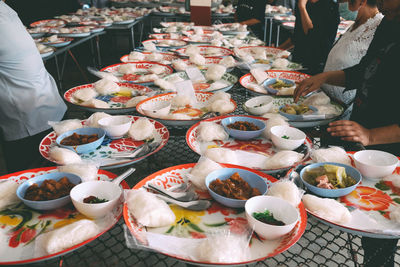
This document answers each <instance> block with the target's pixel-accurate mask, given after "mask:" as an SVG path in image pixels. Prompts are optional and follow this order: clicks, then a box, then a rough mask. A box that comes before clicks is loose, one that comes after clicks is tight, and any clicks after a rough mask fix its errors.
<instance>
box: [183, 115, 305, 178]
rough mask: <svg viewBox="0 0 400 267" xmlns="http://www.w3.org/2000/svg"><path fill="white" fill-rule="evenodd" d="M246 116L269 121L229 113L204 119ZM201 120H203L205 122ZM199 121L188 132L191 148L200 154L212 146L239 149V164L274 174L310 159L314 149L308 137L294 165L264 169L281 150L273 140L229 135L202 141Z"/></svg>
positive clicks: (264, 120) (219, 119)
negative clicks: (268, 160)
mask: <svg viewBox="0 0 400 267" xmlns="http://www.w3.org/2000/svg"><path fill="white" fill-rule="evenodd" d="M231 116H235V117H238V116H240V117H244V118H246V117H247V118H254V119H258V120H261V121H263V122H265V123H267V121H268V119H266V118H262V117H255V116H248V115H227V116H219V117H214V118H210V119H206V120H203V121H206V122H215V123H217V124H220V123H221V120H223V119H224V118H227V117H231ZM203 121H201V122H203ZM201 122H198V123H196V124H195V125H193V126H192V127H190V128H189V130H188V131H187V132H186V143H187V144H188V146H189V147H190V149H191V150H193V151H194V152H196V153H197V154H199V155H203V154H204V153H205V151H206V150H207V149H210V148H227V149H230V150H233V151H238V152H240V153H236V154H237V156H238V157H239V158H238V162H240V161H242V162H243V163H242V164H241V163H239V164H237V165H242V166H244V167H251V168H252V169H255V170H260V171H262V172H265V173H269V174H274V173H279V172H282V171H285V170H290V169H291V168H292V167H294V166H297V165H298V164H301V163H303V162H305V161H306V160H308V159H309V156H310V151H311V149H312V142H311V140H310V139H309V138H308V137H307V138H306V140H305V141H304V144H303V145H302V146H300V147H299V148H298V149H296V150H295V151H296V152H299V153H302V154H303V155H304V156H303V158H302V159H301V160H300V161H299V162H296V163H295V164H294V165H293V166H286V167H282V168H279V169H263V168H262V166H261V165H262V163H263V162H264V161H265V160H266V159H267V158H268V157H271V156H273V155H274V154H276V153H277V152H279V151H280V150H279V149H277V148H275V147H274V145H273V144H272V141H271V140H268V139H267V138H265V137H263V136H262V135H261V136H260V137H257V138H254V139H251V140H236V139H234V138H232V137H229V138H228V139H227V140H225V141H211V142H201V141H200V140H199V138H198V129H199V126H200V123H201Z"/></svg>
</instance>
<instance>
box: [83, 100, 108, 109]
mask: <svg viewBox="0 0 400 267" xmlns="http://www.w3.org/2000/svg"><path fill="white" fill-rule="evenodd" d="M81 105H82V106H85V107H91V108H104V109H108V108H110V106H109V105H108V103H107V102H105V101H103V100H100V99H90V100H88V101H85V102H82V103H81Z"/></svg>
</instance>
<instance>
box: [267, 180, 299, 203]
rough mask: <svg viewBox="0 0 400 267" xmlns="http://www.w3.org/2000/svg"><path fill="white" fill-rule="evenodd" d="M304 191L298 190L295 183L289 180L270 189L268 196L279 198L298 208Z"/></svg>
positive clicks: (279, 182)
mask: <svg viewBox="0 0 400 267" xmlns="http://www.w3.org/2000/svg"><path fill="white" fill-rule="evenodd" d="M303 194H304V190H302V189H300V188H298V187H297V186H296V185H295V183H294V182H292V181H290V180H289V179H281V180H279V181H278V182H276V183H273V184H272V185H270V186H269V187H268V191H267V195H268V196H273V197H279V198H282V199H284V200H286V201H288V202H289V203H290V204H292V205H293V206H295V207H297V205H299V204H300V202H301V198H302V197H303Z"/></svg>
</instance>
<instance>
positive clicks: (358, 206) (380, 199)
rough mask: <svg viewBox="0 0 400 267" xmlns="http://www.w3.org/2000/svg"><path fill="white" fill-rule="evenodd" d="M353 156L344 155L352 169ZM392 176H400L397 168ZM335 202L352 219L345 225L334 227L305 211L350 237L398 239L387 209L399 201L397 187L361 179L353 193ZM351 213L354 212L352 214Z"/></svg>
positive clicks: (398, 233)
mask: <svg viewBox="0 0 400 267" xmlns="http://www.w3.org/2000/svg"><path fill="white" fill-rule="evenodd" d="M354 153H355V152H348V154H349V157H350V158H351V161H352V165H353V167H355V165H354V160H353V158H352V156H353V154H354ZM399 159H400V157H399ZM393 174H397V175H400V167H397V168H396V169H395V170H394V172H393ZM337 200H338V201H339V202H340V203H342V204H343V205H345V206H346V208H348V209H349V211H350V212H351V214H352V217H353V218H352V220H351V221H350V222H349V223H347V224H338V223H335V222H332V221H331V220H327V219H324V218H322V217H320V216H318V215H317V214H315V213H313V212H311V211H309V210H307V212H308V213H309V214H311V215H313V216H314V217H316V218H317V219H318V220H320V221H321V222H323V223H325V224H327V225H329V226H332V227H334V228H337V229H340V230H342V231H345V232H348V233H351V234H355V235H361V236H367V237H371V238H393V239H399V238H400V227H399V225H398V224H396V223H395V222H392V221H391V220H390V217H389V215H390V212H391V209H392V208H398V205H399V202H400V187H397V186H395V185H394V184H393V183H392V182H389V181H383V180H381V181H373V180H370V179H364V178H363V180H362V181H361V183H360V185H359V186H358V187H357V188H356V190H354V191H353V192H351V193H350V194H348V195H346V196H343V197H340V198H337ZM354 211H357V212H356V213H354ZM360 223H362V224H363V225H361V224H360ZM375 223H376V225H375ZM371 227H372V228H374V229H380V231H373V230H372V229H371ZM391 230H392V231H391Z"/></svg>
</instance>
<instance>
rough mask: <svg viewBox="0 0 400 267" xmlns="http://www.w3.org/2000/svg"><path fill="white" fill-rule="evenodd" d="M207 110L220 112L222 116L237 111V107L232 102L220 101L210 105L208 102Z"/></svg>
mask: <svg viewBox="0 0 400 267" xmlns="http://www.w3.org/2000/svg"><path fill="white" fill-rule="evenodd" d="M208 103H209V104H208V106H207V108H208V109H209V110H210V111H212V112H219V113H220V114H228V113H230V112H232V111H234V110H235V105H234V104H233V103H232V102H231V101H227V100H224V99H218V100H215V101H214V102H212V103H210V101H208Z"/></svg>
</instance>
